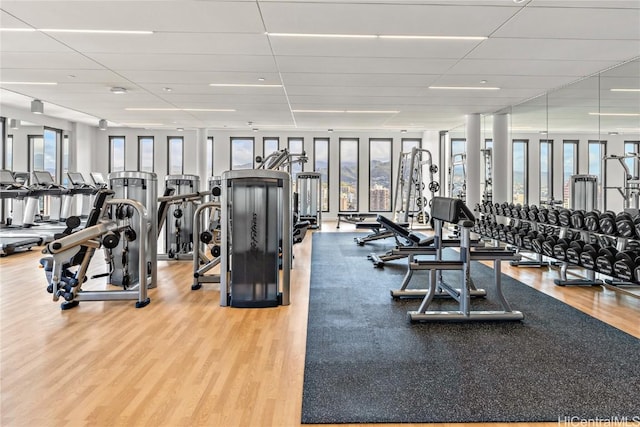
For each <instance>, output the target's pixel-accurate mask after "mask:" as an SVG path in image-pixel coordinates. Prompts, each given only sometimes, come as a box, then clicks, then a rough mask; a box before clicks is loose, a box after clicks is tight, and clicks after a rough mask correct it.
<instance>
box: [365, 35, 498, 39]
mask: <svg viewBox="0 0 640 427" xmlns="http://www.w3.org/2000/svg"><path fill="white" fill-rule="evenodd" d="M378 37H379V38H381V39H391V40H394V39H395V40H486V39H488V38H489V37H485V36H400V35H380V36H378Z"/></svg>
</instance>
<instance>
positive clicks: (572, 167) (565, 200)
mask: <svg viewBox="0 0 640 427" xmlns="http://www.w3.org/2000/svg"><path fill="white" fill-rule="evenodd" d="M577 173H578V141H576V140H565V141H562V206H564V207H565V208H569V206H571V175H575V174H577Z"/></svg>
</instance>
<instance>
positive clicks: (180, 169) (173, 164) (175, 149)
mask: <svg viewBox="0 0 640 427" xmlns="http://www.w3.org/2000/svg"><path fill="white" fill-rule="evenodd" d="M167 143H168V150H169V153H168V156H167V172H168V174H169V175H182V174H183V173H184V158H183V153H184V152H183V146H184V138H183V137H181V136H168V137H167Z"/></svg>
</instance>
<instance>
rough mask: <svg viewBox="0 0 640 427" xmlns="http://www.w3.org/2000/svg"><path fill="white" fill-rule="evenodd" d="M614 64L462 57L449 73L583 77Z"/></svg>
mask: <svg viewBox="0 0 640 427" xmlns="http://www.w3.org/2000/svg"><path fill="white" fill-rule="evenodd" d="M615 64H616V62H615V61H570V60H565V61H542V60H502V59H496V60H483V59H463V60H461V61H460V62H458V63H457V64H456V65H455V66H454V67H453V68H451V69H450V70H449V72H450V73H451V74H465V75H470V76H479V77H480V78H483V76H491V75H492V74H498V75H499V74H503V73H509V74H510V75H514V76H531V75H534V76H574V77H583V76H587V75H590V74H593V73H595V72H597V71H599V70H603V69H605V68H607V67H611V66H613V65H615ZM476 78H477V77H476Z"/></svg>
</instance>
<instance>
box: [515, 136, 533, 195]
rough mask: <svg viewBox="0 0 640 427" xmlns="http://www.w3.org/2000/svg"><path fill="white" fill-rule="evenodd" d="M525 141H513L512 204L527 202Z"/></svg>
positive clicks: (526, 143) (526, 144) (526, 142)
mask: <svg viewBox="0 0 640 427" xmlns="http://www.w3.org/2000/svg"><path fill="white" fill-rule="evenodd" d="M528 145H529V141H528V140H526V139H515V140H513V159H512V160H513V166H512V167H513V169H512V179H511V182H512V193H511V194H512V200H511V201H512V202H513V203H520V204H525V203H527V200H528V188H527V186H528V179H527V178H528V177H527V161H528V159H527V157H528V156H527V148H528Z"/></svg>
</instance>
